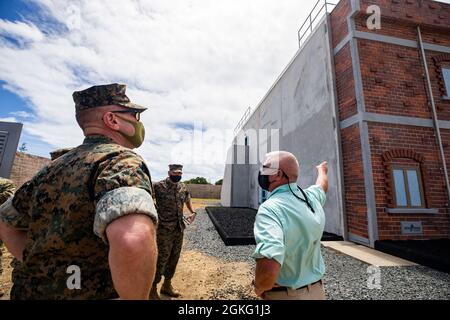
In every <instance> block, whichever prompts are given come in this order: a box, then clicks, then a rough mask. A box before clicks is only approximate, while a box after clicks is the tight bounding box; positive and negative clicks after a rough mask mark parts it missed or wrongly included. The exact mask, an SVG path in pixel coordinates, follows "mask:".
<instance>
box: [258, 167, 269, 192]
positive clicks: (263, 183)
mask: <svg viewBox="0 0 450 320" xmlns="http://www.w3.org/2000/svg"><path fill="white" fill-rule="evenodd" d="M258 184H259V186H260V187H261V189H263V190H266V191H269V186H270V182H269V176H263V175H262V174H261V171H260V172H258Z"/></svg>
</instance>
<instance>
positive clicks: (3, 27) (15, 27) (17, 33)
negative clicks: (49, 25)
mask: <svg viewBox="0 0 450 320" xmlns="http://www.w3.org/2000/svg"><path fill="white" fill-rule="evenodd" d="M0 35H6V36H9V37H13V38H14V39H15V40H17V41H19V42H27V41H41V40H42V39H43V38H44V36H43V34H42V33H41V31H40V30H39V29H38V28H37V27H36V26H35V25H34V24H32V23H26V22H21V21H16V22H11V21H8V20H3V19H0Z"/></svg>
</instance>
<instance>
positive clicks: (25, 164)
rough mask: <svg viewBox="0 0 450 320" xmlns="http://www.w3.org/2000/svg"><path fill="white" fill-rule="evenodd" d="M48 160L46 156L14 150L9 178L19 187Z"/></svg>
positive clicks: (47, 162)
mask: <svg viewBox="0 0 450 320" xmlns="http://www.w3.org/2000/svg"><path fill="white" fill-rule="evenodd" d="M50 162H51V160H50V159H47V158H43V157H38V156H33V155H30V154H26V153H22V152H16V157H15V158H14V164H13V167H12V170H11V177H10V178H11V180H12V181H13V182H14V184H15V185H16V186H17V187H20V186H21V185H22V184H24V183H25V182H27V181H28V180H30V179H31V178H32V177H33V176H34V175H35V174H36V173H38V171H39V170H41V169H42V168H43V167H44V166H45V165H47V164H49V163H50Z"/></svg>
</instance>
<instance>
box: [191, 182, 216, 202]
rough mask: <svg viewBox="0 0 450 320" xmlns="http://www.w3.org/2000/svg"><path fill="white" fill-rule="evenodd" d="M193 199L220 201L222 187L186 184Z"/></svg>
mask: <svg viewBox="0 0 450 320" xmlns="http://www.w3.org/2000/svg"><path fill="white" fill-rule="evenodd" d="M186 187H187V189H188V190H189V193H190V194H191V197H192V198H200V199H220V193H221V189H222V186H216V185H211V184H186Z"/></svg>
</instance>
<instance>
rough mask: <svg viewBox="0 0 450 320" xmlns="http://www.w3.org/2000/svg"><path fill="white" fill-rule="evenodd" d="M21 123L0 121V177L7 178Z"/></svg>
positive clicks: (14, 154) (17, 142)
mask: <svg viewBox="0 0 450 320" xmlns="http://www.w3.org/2000/svg"><path fill="white" fill-rule="evenodd" d="M22 126H23V125H22V124H21V123H13V122H1V121H0V177H2V178H9V177H10V174H11V169H12V166H13V163H14V157H15V156H16V150H17V146H18V145H19V139H20V134H21V132H22Z"/></svg>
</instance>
